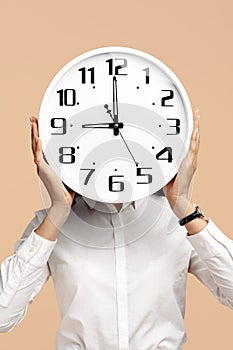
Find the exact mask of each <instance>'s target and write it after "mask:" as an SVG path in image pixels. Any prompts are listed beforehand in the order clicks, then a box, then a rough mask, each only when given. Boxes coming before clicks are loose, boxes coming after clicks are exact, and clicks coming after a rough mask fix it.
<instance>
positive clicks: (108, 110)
mask: <svg viewBox="0 0 233 350" xmlns="http://www.w3.org/2000/svg"><path fill="white" fill-rule="evenodd" d="M104 108H106V109H107V113H108V114H109V115H110V117H111V118H112V120H113V121H114V118H113V116H112V113H111V110H110V109H108V105H107V104H106V105H104ZM119 134H120V135H121V138H122V140H123V142H124V144H125V146H126V147H127V149H128V151H129V153H130V155H131V157H132V159H133V161H134V163H135V165H136V166H138V162H137V161H136V160H135V158H134V156H133V154H132V152H131V151H130V149H129V146H128V145H127V143H126V141H125V139H124V137H123V136H122V133H121V131H120V130H119Z"/></svg>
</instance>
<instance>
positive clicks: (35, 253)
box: [16, 228, 57, 267]
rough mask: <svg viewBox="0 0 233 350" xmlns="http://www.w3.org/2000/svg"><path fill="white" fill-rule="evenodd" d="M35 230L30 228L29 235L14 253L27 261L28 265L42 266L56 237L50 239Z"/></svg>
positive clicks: (54, 243) (46, 260)
mask: <svg viewBox="0 0 233 350" xmlns="http://www.w3.org/2000/svg"><path fill="white" fill-rule="evenodd" d="M35 230H36V228H34V229H33V230H32V232H31V233H30V235H29V236H28V237H27V238H26V239H25V240H24V241H23V243H22V244H21V245H20V246H19V248H18V249H17V251H16V254H17V255H18V256H19V257H20V258H21V259H23V260H24V261H25V262H29V263H30V265H33V266H36V267H44V266H45V265H46V264H47V262H48V259H49V257H50V254H51V253H52V251H53V248H54V246H55V245H56V243H57V239H56V240H55V241H50V240H48V239H46V238H44V237H42V236H40V235H38V234H37V233H36V232H35Z"/></svg>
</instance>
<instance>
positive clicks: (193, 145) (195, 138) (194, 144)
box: [189, 109, 200, 153]
mask: <svg viewBox="0 0 233 350" xmlns="http://www.w3.org/2000/svg"><path fill="white" fill-rule="evenodd" d="M199 120H200V113H199V110H198V109H196V110H195V111H194V113H193V131H192V135H191V139H190V147H189V151H190V152H191V153H197V152H198V148H199V143H200V132H199Z"/></svg>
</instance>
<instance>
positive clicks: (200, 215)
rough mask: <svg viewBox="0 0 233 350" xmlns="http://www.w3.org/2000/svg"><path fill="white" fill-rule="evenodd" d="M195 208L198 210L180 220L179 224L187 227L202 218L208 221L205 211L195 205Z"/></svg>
mask: <svg viewBox="0 0 233 350" xmlns="http://www.w3.org/2000/svg"><path fill="white" fill-rule="evenodd" d="M195 208H196V209H195V211H194V212H193V213H191V214H189V215H187V216H186V217H184V218H182V219H180V220H179V224H180V225H181V226H183V225H186V224H187V223H188V222H190V221H192V220H194V219H196V218H202V219H204V220H207V221H208V219H207V218H205V216H204V213H203V211H202V210H201V209H200V208H199V207H198V205H195Z"/></svg>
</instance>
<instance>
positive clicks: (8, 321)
mask: <svg viewBox="0 0 233 350" xmlns="http://www.w3.org/2000/svg"><path fill="white" fill-rule="evenodd" d="M38 213H39V211H38V212H36V215H35V217H34V218H33V219H32V220H31V222H30V223H29V224H28V226H27V227H26V229H25V231H24V233H23V235H22V237H21V239H19V240H18V241H16V243H15V249H14V254H13V255H12V256H9V257H7V258H6V259H5V260H3V261H2V263H1V269H0V332H9V331H11V330H12V329H13V328H14V327H15V326H16V325H17V324H18V323H19V322H21V321H22V320H23V318H24V317H25V315H26V312H27V309H28V306H29V304H30V303H31V302H32V301H33V300H34V298H35V296H36V295H37V294H38V293H39V291H40V290H41V288H42V286H43V285H44V283H45V282H46V281H47V280H48V278H49V276H50V270H49V265H48V259H49V256H50V254H51V252H52V250H53V248H54V246H55V244H56V242H57V240H56V241H49V240H47V239H45V238H43V237H41V236H39V235H38V234H37V233H36V232H35V229H36V228H37V227H38V226H39V224H40V222H41V221H42V219H43V217H44V216H45V214H46V212H45V211H43V210H42V211H40V215H38ZM41 214H43V215H41ZM39 217H40V218H39Z"/></svg>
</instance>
